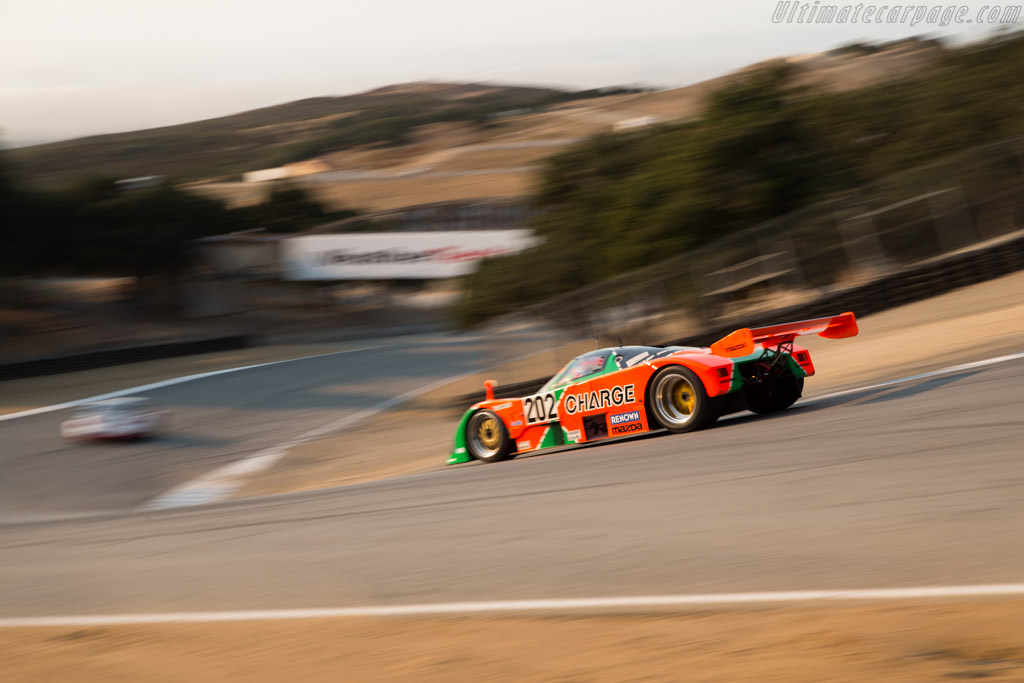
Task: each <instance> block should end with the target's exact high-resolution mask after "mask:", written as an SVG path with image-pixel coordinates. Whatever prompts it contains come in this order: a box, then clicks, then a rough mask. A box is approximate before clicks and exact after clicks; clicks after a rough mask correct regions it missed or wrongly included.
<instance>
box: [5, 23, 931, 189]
mask: <svg viewBox="0 0 1024 683" xmlns="http://www.w3.org/2000/svg"><path fill="white" fill-rule="evenodd" d="M940 52H941V49H940V48H938V47H936V46H935V45H934V44H932V43H929V42H918V41H905V42H904V43H901V44H898V45H894V46H890V47H888V48H886V49H883V50H874V51H856V50H846V51H839V52H836V53H825V54H819V55H808V56H801V57H795V58H790V59H789V60H788V61H789V62H790V63H791V64H792V65H793V67H794V72H795V73H796V78H797V80H798V82H801V83H805V84H807V85H809V86H811V87H815V88H821V89H824V90H832V91H843V90H849V89H852V88H856V87H860V86H862V85H864V84H865V83H872V82H878V81H882V80H887V79H892V78H898V77H900V76H903V75H906V74H907V73H911V72H913V71H916V70H918V69H920V68H921V67H922V66H923V65H925V64H928V63H929V62H930V61H932V60H934V58H935V57H936V55H937V54H939V53H940ZM745 71H746V70H741V71H739V72H736V73H735V74H727V75H725V76H722V77H719V78H715V79H711V80H709V81H705V82H702V83H697V84H695V85H691V86H687V87H684V88H677V89H672V90H662V91H636V90H633V91H629V90H623V89H618V90H612V91H611V92H612V94H606V92H607V91H584V92H567V91H561V90H556V89H551V88H535V87H519V86H498V85H489V84H454V83H410V84H404V85H396V86H389V87H385V88H379V89H376V90H371V91H369V92H365V93H360V94H356V95H348V96H343V97H318V98H311V99H306V100H299V101H296V102H289V103H286V104H281V105H276V106H272V107H266V108H262V109H257V110H253V111H248V112H244V113H240V114H235V115H232V116H225V117H221V118H216V119H209V120H206V121H198V122H194V123H187V124H182V125H177V126H168V127H164V128H156V129H151V130H143V131H134V132H129V133H117V134H111V135H102V136H95V137H89V138H82V139H78V140H70V141H65V142H57V143H51V144H47V145H38V146H34V147H26V148H22V149H17V150H12V151H11V152H10V153H9V158H10V160H11V161H12V162H14V163H16V164H17V165H18V167H19V175H20V176H21V177H22V178H24V179H26V180H27V181H28V182H29V183H31V184H32V185H34V186H36V187H42V188H54V187H62V186H67V185H70V184H74V183H77V182H79V181H80V180H81V179H82V178H83V177H87V176H88V177H96V176H104V177H116V178H126V177H137V176H148V175H164V176H170V177H172V178H174V179H176V180H178V181H189V182H191V183H195V182H196V181H200V182H202V183H203V188H202V192H203V193H204V194H207V195H210V196H213V197H216V198H218V199H224V200H227V201H229V203H232V204H234V205H248V204H252V203H256V202H259V201H260V200H261V199H262V198H263V197H264V196H265V194H266V192H267V185H266V184H263V185H262V186H261V185H252V184H242V183H238V182H237V181H238V180H239V179H240V174H242V173H244V172H246V171H252V170H257V169H261V168H268V167H274V166H278V165H281V164H287V163H290V162H296V161H302V160H307V159H318V160H320V161H321V162H323V164H324V165H325V167H327V168H330V169H332V170H335V171H341V172H355V173H358V174H363V175H360V176H358V177H347V178H346V177H339V178H338V179H337V180H336V181H331V182H317V183H316V185H315V186H311V189H312V190H313V192H314V194H316V195H317V196H318V197H319V198H320V199H322V200H324V201H326V202H327V203H328V205H329V206H330V207H332V208H338V207H340V206H357V207H360V208H365V209H388V208H394V207H395V206H401V205H405V204H409V203H418V202H421V201H443V200H451V199H462V198H475V197H486V196H497V195H500V196H522V195H526V194H529V193H531V192H532V191H533V189H534V183H535V181H534V176H535V173H534V169H535V168H536V166H537V165H538V164H539V163H540V162H542V161H543V160H544V159H545V158H547V157H549V156H550V155H551V154H553V153H556V152H558V151H561V150H562V149H563V148H564V147H566V146H568V145H571V144H573V143H575V142H578V141H579V140H580V139H581V138H583V137H586V136H590V135H594V134H598V133H603V132H608V131H612V130H615V129H617V128H620V127H623V126H625V127H630V126H632V125H641V126H642V125H646V124H650V123H657V122H663V121H673V120H678V119H687V118H692V117H694V116H696V115H697V114H698V113H699V112H700V111H701V108H702V106H703V102H704V100H705V99H706V98H707V96H708V94H709V93H710V92H712V91H714V90H715V89H717V88H720V87H722V86H723V85H724V84H726V83H727V82H729V80H730V79H734V78H736V77H739V76H741V75H742V74H743V73H744V72H745ZM366 174H369V175H366Z"/></svg>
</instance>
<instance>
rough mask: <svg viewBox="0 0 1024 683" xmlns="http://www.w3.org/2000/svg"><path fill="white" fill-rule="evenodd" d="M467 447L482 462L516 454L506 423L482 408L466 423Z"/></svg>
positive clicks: (512, 456) (497, 460) (499, 459)
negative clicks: (513, 450)
mask: <svg viewBox="0 0 1024 683" xmlns="http://www.w3.org/2000/svg"><path fill="white" fill-rule="evenodd" d="M466 449H467V450H468V451H469V454H470V455H472V456H473V457H474V458H476V459H477V460H480V461H482V462H499V461H501V460H508V459H510V458H514V457H515V456H516V454H515V453H513V452H512V439H510V438H509V436H508V430H506V429H505V423H503V422H502V421H501V418H500V417H498V416H497V415H495V414H494V413H492V412H491V411H489V410H480V411H477V412H475V413H473V415H472V416H471V417H470V418H469V422H467V423H466Z"/></svg>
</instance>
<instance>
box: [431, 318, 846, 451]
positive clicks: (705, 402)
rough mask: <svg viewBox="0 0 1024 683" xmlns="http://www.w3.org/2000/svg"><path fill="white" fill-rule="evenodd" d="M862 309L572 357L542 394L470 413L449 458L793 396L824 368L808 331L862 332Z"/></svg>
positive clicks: (487, 403)
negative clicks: (706, 341)
mask: <svg viewBox="0 0 1024 683" xmlns="http://www.w3.org/2000/svg"><path fill="white" fill-rule="evenodd" d="M857 331H858V330H857V320H856V318H855V317H854V315H853V313H843V314H842V315H837V316H830V317H826V318H815V319H813V320H802V321H799V322H793V323H784V324H781V325H770V326H768V327H756V328H743V329H740V330H736V331H735V332H733V333H732V334H730V335H728V336H726V337H725V338H723V339H720V340H719V341H717V342H715V343H714V344H712V345H711V347H710V348H699V347H687V346H668V347H655V346H622V347H614V348H606V349H598V350H597V351H591V352H589V353H585V354H583V355H582V356H578V357H576V358H574V359H572V360H571V361H570V362H569V363H568V365H566V366H565V367H564V368H562V370H561V371H559V372H558V373H557V374H556V375H555V376H554V377H552V378H551V379H550V380H548V382H547V383H546V384H545V385H544V386H543V387H542V388H541V389H540V391H539V392H537V393H536V394H534V395H532V396H526V397H523V398H506V399H495V398H494V383H493V382H490V381H488V382H485V383H484V389H485V392H486V395H487V398H486V399H485V400H484V401H481V402H480V403H477V404H475V405H474V406H473V407H471V408H470V409H469V410H467V411H466V413H465V414H464V415H463V416H462V419H461V420H460V421H459V426H458V428H457V429H456V431H455V446H454V450H453V452H452V454H451V456H449V458H448V464H456V463H463V462H469V461H470V460H480V461H483V462H498V461H499V460H507V459H509V458H514V457H515V456H517V455H520V454H522V453H528V452H530V451H536V450H540V449H544V448H554V447H558V446H567V445H572V444H581V443H590V442H592V441H597V440H600V439H608V438H614V437H620V436H630V435H635V434H642V433H644V432H649V431H654V430H658V429H667V430H668V431H670V432H676V433H683V432H692V431H695V430H697V429H702V428H704V427H707V426H708V425H710V424H712V423H713V422H714V421H715V420H717V419H718V418H719V417H721V416H722V415H725V414H727V413H733V412H739V411H742V410H750V411H753V412H755V413H771V412H776V411H779V410H785V409H786V408H788V407H789V406H791V405H793V403H795V402H796V400H797V399H798V398H800V395H801V394H802V392H803V386H804V377H809V376H810V375H813V374H814V364H813V363H812V362H811V354H810V353H809V352H808V351H807V349H805V348H802V347H800V346H797V345H795V344H794V343H793V340H795V339H796V338H797V337H798V336H800V335H805V334H817V335H818V336H819V337H825V338H827V339H842V338H844V337H853V336H855V335H856V334H857Z"/></svg>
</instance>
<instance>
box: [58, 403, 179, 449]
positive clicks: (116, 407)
mask: <svg viewBox="0 0 1024 683" xmlns="http://www.w3.org/2000/svg"><path fill="white" fill-rule="evenodd" d="M162 421H163V415H162V414H161V412H160V411H157V410H154V409H153V404H152V403H151V402H150V400H149V399H148V398H142V397H126V398H111V399H107V400H106V401H97V402H96V403H87V404H85V405H83V406H81V407H79V408H78V409H77V410H76V411H75V412H74V414H72V416H71V417H70V418H69V419H67V420H65V421H64V422H63V423H62V424H61V426H60V435H61V436H62V437H64V438H65V439H69V440H79V439H123V440H134V439H145V438H147V437H150V436H153V435H154V434H156V433H157V431H158V430H159V428H160V423H161V422H162Z"/></svg>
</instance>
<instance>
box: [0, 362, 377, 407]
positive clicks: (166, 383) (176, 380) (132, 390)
mask: <svg viewBox="0 0 1024 683" xmlns="http://www.w3.org/2000/svg"><path fill="white" fill-rule="evenodd" d="M385 346H388V344H380V345H378V346H365V347H363V348H360V349H346V350H345V351H331V352H330V353H319V354H316V355H314V356H302V357H301V358H288V359H286V360H275V361H270V362H268V363H256V364H255V365H243V366H240V367H237V368H224V369H223V370H211V371H210V372H199V373H196V374H194V375H183V376H181V377H172V378H170V379H164V380H160V381H159V382H152V383H150V384H142V385H140V386H137V387H128V388H127V389H118V390H117V391H111V392H110V393H108V394H99V395H97V396H88V397H86V398H80V399H76V400H74V401H67V402H66V403H56V404H54V405H51V406H42V407H40V408H30V409H29V410H22V411H19V412H17V413H8V414H6V415H0V422H3V421H5V420H13V419H15V418H18V417H29V416H31V415H42V414H43V413H52V412H53V411H55V410H64V409H65V408H74V407H75V406H80V405H82V404H84V403H92V402H94V401H103V400H106V399H108V398H120V397H121V396H131V395H132V394H138V393H141V392H143V391H152V390H154V389H163V388H164V387H171V386H174V385H175V384H183V383H184V382H193V381H195V380H197V379H206V378H207V377H216V376H217V375H226V374H228V373H231V372H242V371H243V370H254V369H256V368H265V367H268V366H271V365H281V364H282V363H294V362H295V361H300V360H310V359H312V358H325V357H326V356H338V355H341V354H343V353H355V352H357V351H372V350H374V349H381V348H384V347H385Z"/></svg>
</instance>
